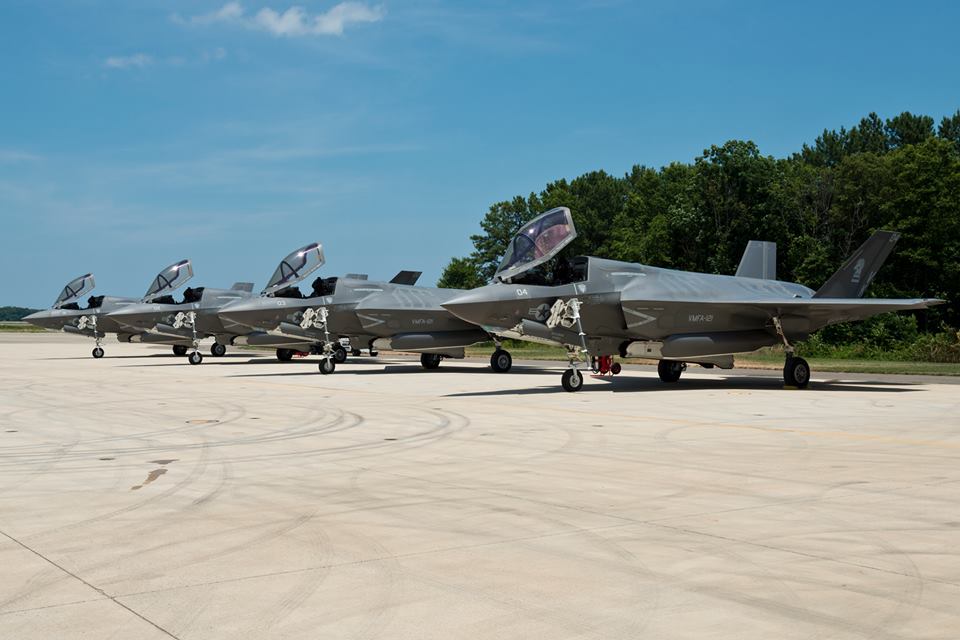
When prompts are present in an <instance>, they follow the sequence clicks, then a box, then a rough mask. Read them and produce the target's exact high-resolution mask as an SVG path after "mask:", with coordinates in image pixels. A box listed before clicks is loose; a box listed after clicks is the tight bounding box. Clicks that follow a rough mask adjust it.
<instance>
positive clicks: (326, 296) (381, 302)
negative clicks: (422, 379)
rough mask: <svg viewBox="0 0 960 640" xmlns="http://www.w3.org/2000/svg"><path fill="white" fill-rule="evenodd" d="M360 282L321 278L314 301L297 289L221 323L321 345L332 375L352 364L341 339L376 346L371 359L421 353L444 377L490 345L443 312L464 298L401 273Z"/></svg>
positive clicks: (249, 305) (224, 313)
mask: <svg viewBox="0 0 960 640" xmlns="http://www.w3.org/2000/svg"><path fill="white" fill-rule="evenodd" d="M355 275H356V274H354V277H349V276H348V277H343V278H336V277H333V278H317V279H316V280H315V281H314V282H313V285H312V288H311V290H310V291H309V292H308V294H307V296H304V294H303V293H302V292H301V291H300V289H299V288H297V287H287V288H284V289H281V290H275V291H270V292H265V293H264V295H262V296H261V297H260V298H258V299H253V300H247V301H243V302H237V303H234V304H231V305H230V306H228V307H224V308H223V309H222V310H221V311H220V316H221V317H222V318H223V322H224V323H225V324H227V323H233V324H236V325H241V326H246V327H248V328H249V329H254V328H258V329H262V330H264V331H266V332H267V333H269V334H271V335H276V336H284V337H288V338H299V339H303V340H314V341H318V342H319V343H320V345H321V352H322V355H323V358H322V359H321V360H320V363H319V368H320V371H321V372H322V373H324V374H330V373H333V372H334V371H335V369H336V363H337V362H343V361H344V360H345V359H346V349H345V347H343V346H342V345H341V343H340V339H341V338H346V339H349V340H350V343H351V344H352V345H357V344H366V345H368V346H369V348H370V353H371V355H376V353H377V350H378V349H381V348H383V349H400V350H404V351H414V352H419V353H420V354H421V357H420V363H421V365H422V366H423V367H424V368H425V369H436V368H437V367H438V366H439V365H440V362H441V360H442V359H443V358H463V357H464V348H465V347H466V346H469V345H471V344H474V343H476V342H481V341H484V340H487V339H489V336H488V335H487V333H486V332H485V331H482V330H480V329H478V328H477V327H476V326H474V325H472V324H470V323H468V322H464V321H463V320H460V319H459V318H456V317H454V316H453V315H451V314H450V313H449V312H448V311H446V310H445V309H443V307H442V306H441V303H442V302H444V301H446V300H448V299H449V298H451V297H453V296H455V295H457V294H458V293H460V291H458V290H454V289H434V288H427V287H416V286H414V285H415V283H416V281H417V279H418V278H419V277H420V272H416V271H401V272H400V273H398V274H397V275H396V276H395V277H394V278H393V279H392V280H390V282H377V281H371V280H369V279H367V277H366V276H361V277H355ZM277 357H278V358H280V359H284V358H282V357H281V354H280V353H279V352H278V354H277Z"/></svg>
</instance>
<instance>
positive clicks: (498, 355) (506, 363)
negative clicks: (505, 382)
mask: <svg viewBox="0 0 960 640" xmlns="http://www.w3.org/2000/svg"><path fill="white" fill-rule="evenodd" d="M512 366H513V356H511V355H510V352H509V351H507V350H506V349H497V350H496V351H494V352H493V354H492V355H491V356H490V368H491V369H493V370H494V371H496V372H497V373H506V372H507V371H510V367H512Z"/></svg>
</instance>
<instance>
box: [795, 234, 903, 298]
mask: <svg viewBox="0 0 960 640" xmlns="http://www.w3.org/2000/svg"><path fill="white" fill-rule="evenodd" d="M899 239H900V234H899V233H894V232H893V231H876V232H874V234H873V235H872V236H870V237H869V238H867V241H866V242H864V243H863V244H862V245H860V248H859V249H857V250H856V251H854V252H853V255H852V256H850V257H849V258H848V259H847V261H846V262H844V263H843V266H842V267H840V269H839V270H837V272H836V273H835V274H833V275H832V276H830V279H829V280H827V281H826V282H825V283H824V284H823V286H822V287H820V289H819V290H817V292H816V293H815V294H813V297H815V298H861V297H863V293H864V291H866V290H867V287H869V286H870V283H871V282H873V278H874V277H875V276H876V275H877V271H879V270H880V267H881V265H883V263H884V261H885V260H886V259H887V256H889V255H890V252H891V251H893V245H895V244H897V240H899Z"/></svg>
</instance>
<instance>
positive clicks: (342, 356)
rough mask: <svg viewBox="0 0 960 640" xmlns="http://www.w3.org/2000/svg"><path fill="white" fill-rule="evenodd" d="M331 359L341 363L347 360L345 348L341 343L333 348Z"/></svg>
mask: <svg viewBox="0 0 960 640" xmlns="http://www.w3.org/2000/svg"><path fill="white" fill-rule="evenodd" d="M333 359H334V360H336V361H337V364H343V363H344V362H346V361H347V350H346V349H344V348H343V345H339V346H337V347H336V348H335V349H334V350H333Z"/></svg>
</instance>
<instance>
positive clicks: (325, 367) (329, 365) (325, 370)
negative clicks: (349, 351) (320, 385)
mask: <svg viewBox="0 0 960 640" xmlns="http://www.w3.org/2000/svg"><path fill="white" fill-rule="evenodd" d="M336 369H337V363H336V362H334V361H333V358H324V359H322V360H321V361H320V373H322V374H323V375H329V374H331V373H333V372H334V371H336Z"/></svg>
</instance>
